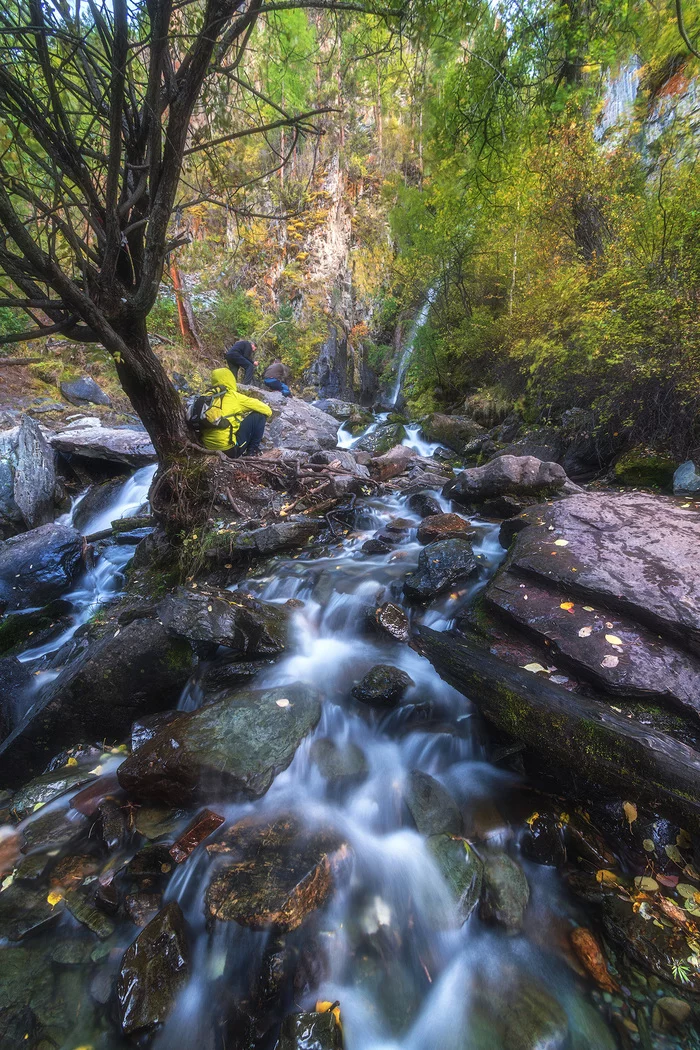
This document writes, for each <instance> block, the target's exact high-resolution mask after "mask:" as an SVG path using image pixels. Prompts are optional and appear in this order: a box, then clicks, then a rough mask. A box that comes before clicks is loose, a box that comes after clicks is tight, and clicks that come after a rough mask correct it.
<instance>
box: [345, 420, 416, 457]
mask: <svg viewBox="0 0 700 1050" xmlns="http://www.w3.org/2000/svg"><path fill="white" fill-rule="evenodd" d="M403 436H404V429H403V424H401V423H382V424H380V425H379V426H378V427H377V429H376V430H373V431H372V433H371V434H366V435H365V437H363V438H361V439H360V441H358V443H357V444H356V445H355V446H354V448H355V449H356V450H357V451H358V452H371V453H373V454H374V455H383V453H385V452H388V451H389V449H391V448H395V447H396V445H400V444H401V441H402V440H403Z"/></svg>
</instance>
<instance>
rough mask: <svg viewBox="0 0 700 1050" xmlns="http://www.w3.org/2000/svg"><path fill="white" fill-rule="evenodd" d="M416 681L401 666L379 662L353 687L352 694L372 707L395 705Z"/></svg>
mask: <svg viewBox="0 0 700 1050" xmlns="http://www.w3.org/2000/svg"><path fill="white" fill-rule="evenodd" d="M414 684H415V683H414V682H413V679H412V678H411V677H410V676H409V675H407V674H406V672H405V671H402V670H401V668H400V667H392V666H391V665H390V664H377V666H376V667H373V668H372V669H371V671H368V672H367V674H366V675H365V676H364V677H363V678H362V679H361V680H360V681H359V682H358V683H357V685H354V686H353V688H352V695H353V696H354V697H355V699H356V700H359V701H360V703H363V704H369V706H370V707H395V706H396V704H398V703H400V702H401V700H402V699H403V696H404V694H405V692H406V690H407V689H410V687H411V686H412V685H414Z"/></svg>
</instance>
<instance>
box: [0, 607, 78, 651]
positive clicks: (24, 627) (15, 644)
mask: <svg viewBox="0 0 700 1050" xmlns="http://www.w3.org/2000/svg"><path fill="white" fill-rule="evenodd" d="M72 609H73V606H72V605H71V603H70V602H67V601H64V600H63V599H62V598H56V599H55V600H54V601H52V602H49V604H48V605H45V606H44V608H43V609H37V610H35V611H34V612H26V613H10V614H9V616H6V617H5V618H4V619H3V620H2V621H0V656H11V655H15V654H17V653H19V652H21V651H22V650H23V649H26V648H29V647H31V648H34V646H39V645H43V644H44V643H45V642H48V641H50V640H51V638H53V637H56V636H58V635H59V634H60V633H61V632H62V631H63V630H65V628H66V627H67V626H68V624H69V622H70V620H71V618H72V617H71V614H72Z"/></svg>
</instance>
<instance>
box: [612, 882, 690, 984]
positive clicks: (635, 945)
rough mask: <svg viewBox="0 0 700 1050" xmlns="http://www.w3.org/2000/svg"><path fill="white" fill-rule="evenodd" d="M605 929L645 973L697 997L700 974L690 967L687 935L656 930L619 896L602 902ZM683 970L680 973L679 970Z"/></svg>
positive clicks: (672, 929) (669, 929) (661, 928)
mask: <svg viewBox="0 0 700 1050" xmlns="http://www.w3.org/2000/svg"><path fill="white" fill-rule="evenodd" d="M602 906H603V926H604V929H605V932H606V934H607V936H608V937H609V938H610V940H611V941H613V942H614V943H615V944H617V945H618V946H619V947H620V948H622V950H623V951H624V952H625V954H626V955H628V956H629V957H630V958H631V959H633V960H634V961H635V962H636V963H638V964H639V965H640V966H641V967H642V969H643V970H645V971H647V972H648V971H651V973H653V974H656V976H657V977H661V978H662V979H663V980H665V981H668V982H669V983H671V984H673V985H675V986H676V987H677V988H678V989H683V990H685V991H687V992H692V993H694V994H696V995H697V994H698V993H699V992H700V974H698V972H697V970H695V969H694V968H693V967H692V966H689V965H688V964H687V959H688V943H687V939H686V937H687V935H686V934H685V933H684V932H683V930H680V929H678V928H677V927H676V926H663V925H661V926H657V925H656V924H655V923H654V922H652V921H651V920H648V919H646V918H645V917H644V916H643V915H642V914H640V912H639V911H636V912H635V911H634V909H633V905H632V902H631V901H628V900H621V899H620V898H619V897H618V896H617V895H616V894H614V895H613V894H610V895H608V896H606V897H605V898H604V899H603V901H602ZM678 966H681V967H682V968H684V973H683V974H682V975H681V973H680V972H679V971H678V970H677V969H676V967H678Z"/></svg>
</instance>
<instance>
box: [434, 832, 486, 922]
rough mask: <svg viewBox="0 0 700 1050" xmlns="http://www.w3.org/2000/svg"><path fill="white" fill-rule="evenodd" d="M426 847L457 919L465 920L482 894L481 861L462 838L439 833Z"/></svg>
mask: <svg viewBox="0 0 700 1050" xmlns="http://www.w3.org/2000/svg"><path fill="white" fill-rule="evenodd" d="M428 849H429V850H430V853H431V855H432V858H433V860H434V861H435V863H436V865H437V867H438V869H439V871H440V874H441V875H442V877H443V879H444V880H445V882H446V883H447V887H448V889H449V890H450V894H451V896H452V897H453V898H454V901H455V904H456V907H457V916H458V918H459V921H460V922H466V921H467V919H468V918H469V916H470V915H471V914H472V912H473V911H474V909H475V908H476V906H477V904H478V903H479V898H480V896H481V887H482V883H483V864H482V862H481V861H480V860H479V858H478V857H477V855H476V853H475V852H474V850H473V849H472V848H471V846H470V845H469V843H468V842H467V841H466V840H465V839H461V838H456V837H455V836H454V835H452V834H447V833H446V832H442V833H441V834H439V835H431V836H430V838H429V839H428Z"/></svg>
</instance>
